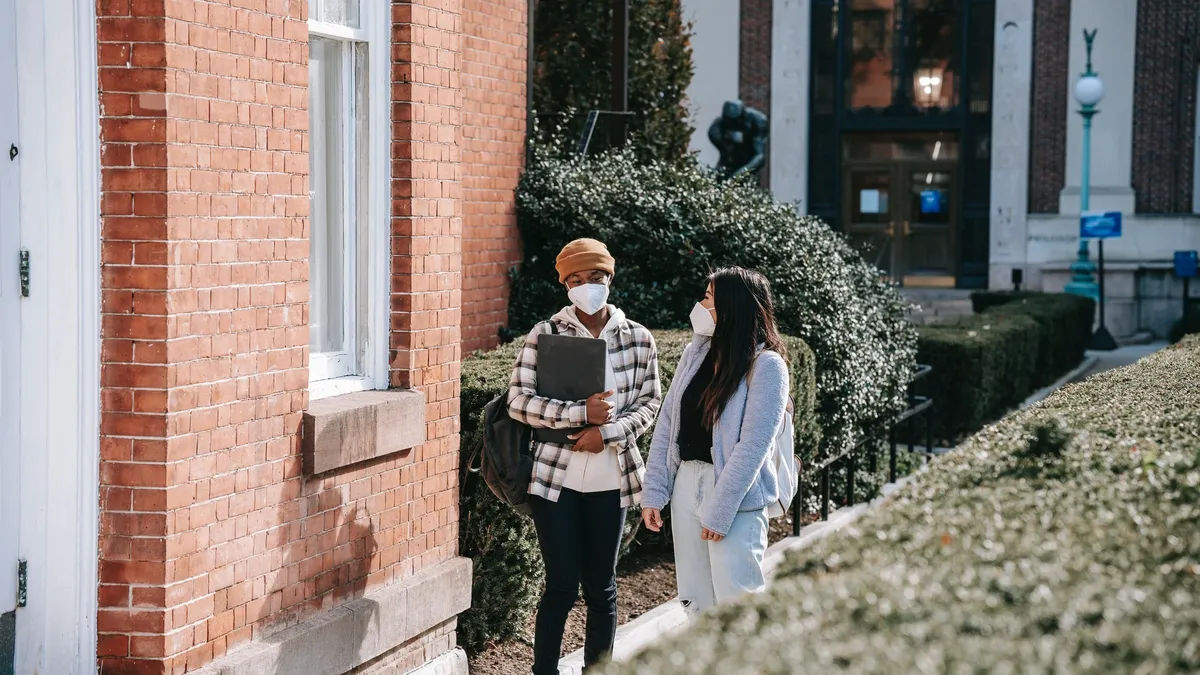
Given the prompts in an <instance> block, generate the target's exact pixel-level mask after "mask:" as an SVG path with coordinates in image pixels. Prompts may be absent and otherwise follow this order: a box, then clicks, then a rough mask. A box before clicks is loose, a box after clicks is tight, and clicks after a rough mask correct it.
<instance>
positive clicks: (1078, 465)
mask: <svg viewBox="0 0 1200 675" xmlns="http://www.w3.org/2000/svg"><path fill="white" fill-rule="evenodd" d="M1198 594H1200V338H1197V337H1191V338H1187V339H1185V340H1184V341H1183V342H1182V343H1180V344H1179V345H1176V346H1173V347H1169V348H1167V349H1164V350H1163V351H1160V352H1158V353H1156V354H1154V355H1152V356H1150V357H1148V358H1146V359H1144V360H1142V361H1141V362H1139V363H1137V364H1135V365H1133V366H1129V367H1126V368H1122V369H1118V370H1114V371H1109V372H1106V373H1103V374H1100V375H1097V376H1094V377H1092V378H1089V379H1088V380H1085V381H1084V382H1081V383H1078V384H1074V385H1070V386H1068V387H1066V388H1064V389H1062V390H1060V391H1058V392H1056V393H1055V394H1053V395H1051V396H1050V397H1049V398H1047V399H1046V400H1044V401H1042V402H1041V403H1039V404H1037V405H1035V406H1032V407H1030V408H1028V409H1025V410H1022V411H1020V412H1017V413H1014V414H1012V415H1010V416H1009V417H1007V418H1006V419H1005V420H1003V421H1002V422H1000V423H998V424H996V425H993V426H990V427H988V428H987V429H985V430H984V431H982V432H980V433H978V434H976V435H975V436H973V437H972V438H970V439H969V440H968V441H967V442H965V443H964V444H963V445H962V446H960V448H959V449H958V451H957V452H955V453H953V454H950V455H946V456H943V457H941V458H940V459H938V460H936V461H934V462H933V463H932V464H931V465H930V467H929V470H928V471H925V472H923V473H920V474H918V475H917V476H916V477H915V478H914V479H913V480H912V481H910V483H909V484H908V485H906V486H905V487H904V488H902V489H901V490H899V491H898V492H897V493H896V494H894V495H893V496H892V497H890V498H889V500H888V501H887V502H885V504H884V505H883V506H882V507H881V508H879V509H877V510H876V511H874V512H873V513H871V514H868V515H867V516H865V517H864V518H863V519H862V520H860V521H858V522H857V523H855V524H854V525H853V526H852V527H850V528H849V529H847V530H845V531H843V532H842V533H839V534H836V535H834V536H831V537H829V538H826V539H824V540H823V541H821V542H819V543H817V544H816V545H814V546H813V547H812V548H810V549H808V550H806V551H804V552H802V553H800V554H798V555H794V556H791V557H789V558H788V560H786V561H785V563H784V564H783V566H782V568H781V570H780V576H779V578H778V580H777V581H776V582H775V584H774V585H773V587H772V588H771V589H770V590H769V591H768V592H767V593H765V594H763V595H761V596H756V597H751V598H747V599H745V600H743V601H741V602H739V603H736V604H733V605H731V606H728V607H725V608H722V609H720V610H718V611H716V612H714V613H712V614H710V615H708V616H706V617H705V618H704V619H702V620H701V621H700V622H699V623H698V624H697V625H695V626H694V627H693V628H692V629H690V630H689V631H688V632H687V633H685V634H682V635H679V636H676V637H673V638H669V639H667V640H665V641H664V642H662V643H660V644H659V645H657V646H655V647H653V648H651V649H650V650H648V651H647V652H645V653H643V654H642V655H640V656H639V657H636V658H635V659H634V660H633V661H632V662H630V663H625V664H618V665H610V666H608V667H607V668H606V669H605V670H604V671H603V672H606V673H608V674H609V675H618V674H619V675H632V674H643V673H644V674H647V675H649V674H651V673H653V674H654V675H675V674H683V673H687V674H693V673H700V674H711V675H717V674H720V675H728V674H733V673H764V674H774V673H779V674H782V673H800V674H803V673H821V674H822V675H825V674H828V673H864V674H870V673H889V674H890V673H971V674H974V673H1014V674H1015V673H1021V674H1025V673H1147V674H1149V673H1194V672H1198V671H1200V603H1198V602H1197V596H1198Z"/></svg>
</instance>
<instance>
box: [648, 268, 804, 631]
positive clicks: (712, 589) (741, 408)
mask: <svg viewBox="0 0 1200 675" xmlns="http://www.w3.org/2000/svg"><path fill="white" fill-rule="evenodd" d="M691 321H692V328H693V330H694V331H695V336H694V337H693V339H692V342H691V344H689V345H688V346H687V347H686V348H685V349H684V352H683V356H682V358H680V361H679V367H678V368H677V369H676V370H675V378H674V379H673V380H672V382H671V388H670V390H669V391H668V392H667V396H666V398H665V399H664V401H663V406H662V411H661V413H660V417H659V419H658V426H657V427H656V428H655V431H654V440H653V441H652V443H651V445H650V458H649V462H648V466H647V473H646V482H645V485H644V491H643V495H642V519H643V522H644V523H645V524H646V527H648V528H650V529H651V530H654V531H656V532H657V531H658V530H660V529H661V528H662V524H663V521H662V509H663V507H665V506H666V505H667V502H668V501H669V502H671V504H672V506H671V528H672V531H673V537H674V541H675V572H676V577H677V579H678V583H679V599H680V601H681V602H682V603H683V606H684V609H685V610H686V611H687V613H688V614H689V616H695V615H696V614H698V613H700V612H702V611H704V610H706V609H708V608H710V607H712V606H714V605H716V604H718V603H722V602H725V601H727V600H731V599H733V598H736V597H737V596H739V595H741V594H743V593H753V592H758V591H761V590H762V589H763V588H764V587H765V585H766V581H765V578H764V576H763V570H762V562H763V555H764V554H765V552H766V549H767V509H768V507H769V506H770V505H772V504H773V503H775V502H777V501H778V500H779V498H780V477H778V476H776V475H775V462H772V461H771V458H770V453H771V452H772V451H773V449H774V445H775V437H776V435H777V434H778V432H779V430H780V428H781V425H784V424H785V422H786V419H785V416H786V415H787V414H788V409H789V407H790V400H789V391H788V386H789V380H790V378H789V376H788V360H787V349H786V347H785V346H784V344H783V340H782V339H781V338H780V336H779V330H778V328H776V326H775V308H774V303H773V301H772V299H771V286H770V284H769V283H768V282H767V280H766V278H765V277H763V275H761V274H759V273H758V272H755V271H753V270H747V269H742V268H739V267H732V268H728V269H723V270H719V271H717V272H715V273H713V274H712V275H711V276H710V277H709V278H708V288H707V290H706V291H705V293H704V300H703V301H701V302H699V303H696V306H695V307H694V308H693V309H692V315H691Z"/></svg>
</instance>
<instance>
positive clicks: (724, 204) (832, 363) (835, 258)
mask: <svg viewBox="0 0 1200 675" xmlns="http://www.w3.org/2000/svg"><path fill="white" fill-rule="evenodd" d="M517 215H518V221H517V222H518V225H519V226H520V229H521V237H522V242H523V244H524V261H523V262H522V264H521V266H520V268H519V269H518V270H517V271H515V272H514V275H513V280H512V294H511V298H510V302H509V325H510V326H512V328H513V330H514V331H515V332H516V333H518V334H521V333H524V332H525V331H528V330H529V328H530V327H532V326H533V324H534V323H536V322H537V321H538V320H540V319H542V318H544V317H546V316H548V315H549V314H550V313H552V312H553V311H555V310H557V309H558V308H559V306H560V305H561V304H562V297H563V291H562V286H561V285H559V284H558V277H557V274H556V273H555V270H554V259H555V256H556V255H557V254H558V252H559V250H561V248H562V246H563V245H564V244H566V243H567V242H569V241H571V240H572V239H575V238H577V237H595V238H597V239H600V240H601V241H604V242H605V243H606V244H608V246H609V249H610V250H611V251H612V253H613V255H614V256H615V257H616V261H617V262H616V277H615V279H614V281H613V291H612V292H613V298H614V302H615V303H616V304H617V305H619V306H620V307H621V308H622V309H624V310H625V312H626V313H627V314H629V316H630V317H633V318H634V319H636V320H637V321H638V322H640V323H642V324H644V325H648V326H658V327H661V328H671V327H674V328H685V327H686V326H687V316H688V311H689V310H690V309H691V308H692V305H693V304H695V302H696V301H697V300H698V299H700V297H701V296H702V295H703V294H704V279H705V278H706V277H707V275H708V274H709V272H711V271H712V269H714V268H716V267H722V266H726V265H740V266H742V267H748V268H752V269H756V270H758V271H760V272H762V273H763V274H764V275H765V276H766V277H767V279H769V280H770V282H771V288H772V291H773V292H774V295H775V307H776V311H777V315H778V317H779V322H780V328H781V330H783V332H785V333H787V334H790V335H795V336H797V337H799V338H801V339H803V340H804V341H805V342H806V343H807V344H808V345H809V346H810V347H811V348H812V350H813V352H814V354H816V360H817V378H818V379H817V413H818V416H819V420H820V425H821V431H822V443H823V450H825V451H827V452H830V453H833V452H840V451H842V450H845V449H847V448H849V447H851V446H853V445H854V444H855V443H856V442H858V440H859V439H860V438H861V437H862V433H863V430H864V428H866V427H867V426H868V425H870V424H871V423H873V422H875V421H876V420H879V419H884V418H887V417H890V416H891V415H894V414H896V413H897V412H899V411H900V410H902V409H903V408H904V404H905V391H906V388H907V385H908V382H909V378H910V377H911V375H912V372H913V369H914V367H915V365H916V362H915V359H914V356H915V353H916V331H915V330H914V329H913V327H912V326H911V324H909V322H908V321H907V320H906V312H907V310H908V308H909V305H908V304H907V303H906V302H904V300H903V298H901V297H900V295H899V293H898V292H897V291H896V289H895V288H893V287H892V286H891V285H889V284H888V283H887V282H886V281H885V280H884V279H882V278H881V277H880V274H879V270H878V269H876V268H875V267H873V266H871V265H869V264H867V263H866V262H864V261H863V259H862V257H861V256H860V255H859V254H858V253H857V252H856V251H855V250H854V249H853V248H851V246H850V245H849V244H848V243H847V241H846V238H845V237H844V236H843V235H842V234H841V233H838V232H833V231H832V230H830V229H829V227H828V226H826V225H825V224H824V223H822V222H821V221H819V220H817V219H815V218H809V217H802V216H800V215H799V214H798V213H797V210H796V208H795V207H794V205H791V204H783V203H778V202H776V201H775V200H774V199H773V198H772V197H771V195H770V194H769V193H767V192H765V191H763V190H761V189H760V188H759V187H758V186H757V185H756V184H751V183H750V182H749V181H729V182H718V181H717V180H716V178H715V176H714V175H713V174H712V173H710V172H707V171H704V170H702V169H701V168H699V167H698V166H696V165H695V163H694V162H685V163H683V164H672V163H666V162H639V161H637V160H636V158H634V157H633V156H632V155H631V154H628V153H612V154H607V155H602V156H600V157H596V158H591V159H588V160H583V161H581V160H578V159H561V158H556V157H554V156H553V153H552V152H549V151H547V150H546V149H545V148H541V147H535V153H534V159H533V161H532V162H531V163H530V165H529V168H528V170H527V171H526V172H525V174H524V175H523V177H522V179H521V184H520V187H519V188H518V191H517Z"/></svg>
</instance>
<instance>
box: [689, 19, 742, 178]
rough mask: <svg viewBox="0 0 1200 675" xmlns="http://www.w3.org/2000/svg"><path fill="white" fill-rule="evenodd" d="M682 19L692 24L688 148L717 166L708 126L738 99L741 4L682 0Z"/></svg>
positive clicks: (702, 159)
mask: <svg viewBox="0 0 1200 675" xmlns="http://www.w3.org/2000/svg"><path fill="white" fill-rule="evenodd" d="M683 18H684V20H685V21H690V22H691V24H692V63H693V65H694V66H695V75H694V76H693V77H692V83H691V84H690V85H688V91H687V97H688V109H689V112H690V113H691V120H692V125H693V126H694V127H695V132H693V133H692V142H691V145H690V148H689V149H691V150H692V151H694V152H698V153H700V161H701V162H703V163H704V164H708V165H710V166H716V165H717V161H718V160H719V159H720V153H718V152H717V149H716V148H715V147H713V144H712V143H709V142H708V125H710V124H712V121H713V120H715V119H716V118H717V117H719V116H720V115H721V106H722V105H724V104H725V101H729V100H732V99H735V98H737V97H738V81H739V70H738V68H739V64H740V58H739V51H740V50H739V46H738V43H739V41H740V39H741V3H739V2H735V1H734V0H722V1H721V2H713V1H712V0H683Z"/></svg>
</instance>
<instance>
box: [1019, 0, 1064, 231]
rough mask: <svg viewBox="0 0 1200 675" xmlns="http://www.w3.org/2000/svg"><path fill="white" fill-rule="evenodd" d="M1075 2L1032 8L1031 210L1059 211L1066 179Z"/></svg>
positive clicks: (1046, 1) (1052, 0) (1055, 0)
mask: <svg viewBox="0 0 1200 675" xmlns="http://www.w3.org/2000/svg"><path fill="white" fill-rule="evenodd" d="M1070 32H1071V2H1070V0H1039V1H1038V2H1036V3H1034V8H1033V92H1032V101H1031V108H1030V132H1029V133H1030V145H1029V212H1030V213H1058V194H1059V192H1061V191H1062V189H1063V185H1064V184H1065V182H1066V177H1067V96H1068V93H1067V92H1068V84H1067V58H1068V56H1069V50H1070V43H1071V40H1070V37H1071V36H1070Z"/></svg>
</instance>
